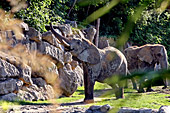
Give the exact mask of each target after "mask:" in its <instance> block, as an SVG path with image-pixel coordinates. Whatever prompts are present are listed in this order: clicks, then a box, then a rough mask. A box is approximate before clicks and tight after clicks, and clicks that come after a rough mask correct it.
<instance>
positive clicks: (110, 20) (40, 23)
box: [0, 0, 170, 61]
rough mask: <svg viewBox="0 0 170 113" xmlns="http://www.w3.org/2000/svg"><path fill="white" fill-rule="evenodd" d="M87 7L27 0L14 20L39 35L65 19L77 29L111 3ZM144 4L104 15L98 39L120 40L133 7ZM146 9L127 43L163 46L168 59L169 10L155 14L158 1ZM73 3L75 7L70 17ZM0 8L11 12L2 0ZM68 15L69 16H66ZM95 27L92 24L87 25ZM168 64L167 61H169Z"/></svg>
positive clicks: (133, 2) (133, 1) (124, 5)
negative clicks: (32, 29) (48, 25)
mask: <svg viewBox="0 0 170 113" xmlns="http://www.w3.org/2000/svg"><path fill="white" fill-rule="evenodd" d="M87 1H91V2H90V3H88V5H85V6H80V5H79V3H80V0H76V1H75V0H27V4H28V7H27V8H26V9H22V10H20V11H19V12H17V13H15V14H14V16H15V17H17V18H20V19H22V20H23V21H24V22H26V23H27V24H29V26H32V27H34V28H36V29H38V30H39V31H40V32H45V31H46V29H45V25H47V24H49V23H50V22H51V21H53V22H54V21H55V22H58V23H62V22H64V20H65V19H68V20H74V21H77V22H78V24H79V25H80V24H81V23H80V22H82V21H83V20H84V19H85V18H86V17H88V16H89V15H90V14H91V13H93V12H94V11H96V10H97V9H99V8H101V7H103V6H105V5H108V4H109V3H110V1H111V0H96V1H98V2H94V1H95V0H94V1H93V0H87ZM143 1H144V0H121V3H119V4H118V5H116V6H115V7H113V8H112V9H111V10H110V11H109V12H108V13H107V14H105V15H104V16H102V17H101V22H100V36H106V37H108V38H114V39H115V40H116V39H117V38H119V37H120V35H121V33H122V31H123V29H124V28H125V25H126V23H127V21H128V19H129V17H130V16H131V15H133V14H134V12H135V9H136V7H138V6H140V5H142V4H144V2H143ZM146 1H147V7H146V8H145V10H143V12H142V14H141V18H140V19H139V20H137V21H136V22H135V26H134V28H133V30H132V31H131V34H130V37H129V39H128V41H129V42H132V44H133V45H138V46H140V45H144V44H147V43H150V44H153V43H154V44H155V43H156V44H162V45H164V46H165V47H166V49H167V52H168V56H169V58H170V37H169V36H170V10H169V7H168V8H167V9H166V10H164V11H163V12H158V11H157V9H158V8H159V7H160V3H161V0H146ZM74 2H76V4H75V6H74V7H73V9H72V10H71V12H70V13H69V11H70V9H71V7H72V6H73V4H74ZM0 8H3V9H5V10H6V11H9V10H10V9H11V7H10V5H9V3H8V2H7V1H6V0H1V4H0ZM68 13H69V14H68ZM90 24H91V25H95V24H96V23H95V22H92V23H90ZM169 61H170V59H169Z"/></svg>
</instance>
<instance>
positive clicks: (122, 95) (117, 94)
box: [115, 92, 124, 99]
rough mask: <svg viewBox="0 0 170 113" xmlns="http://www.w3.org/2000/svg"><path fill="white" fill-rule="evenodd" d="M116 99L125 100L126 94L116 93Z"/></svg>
mask: <svg viewBox="0 0 170 113" xmlns="http://www.w3.org/2000/svg"><path fill="white" fill-rule="evenodd" d="M115 96H116V99H120V98H124V94H123V93H120V92H116V93H115Z"/></svg>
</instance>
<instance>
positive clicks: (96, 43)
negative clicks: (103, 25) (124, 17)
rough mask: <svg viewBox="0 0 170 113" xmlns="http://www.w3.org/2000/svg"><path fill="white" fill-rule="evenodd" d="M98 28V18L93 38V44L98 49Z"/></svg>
mask: <svg viewBox="0 0 170 113" xmlns="http://www.w3.org/2000/svg"><path fill="white" fill-rule="evenodd" d="M99 27H100V18H98V19H97V23H96V35H95V37H94V44H95V45H96V47H98V44H99Z"/></svg>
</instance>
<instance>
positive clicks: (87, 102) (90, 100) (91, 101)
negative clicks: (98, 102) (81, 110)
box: [83, 99, 94, 104]
mask: <svg viewBox="0 0 170 113" xmlns="http://www.w3.org/2000/svg"><path fill="white" fill-rule="evenodd" d="M83 103H84V104H90V103H94V99H87V100H84V102H83Z"/></svg>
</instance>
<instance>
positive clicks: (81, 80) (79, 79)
mask: <svg viewBox="0 0 170 113" xmlns="http://www.w3.org/2000/svg"><path fill="white" fill-rule="evenodd" d="M73 72H75V73H76V74H77V84H78V86H83V84H84V77H83V76H84V72H83V69H82V68H81V67H80V66H79V65H77V66H76V68H75V69H74V70H73Z"/></svg>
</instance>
